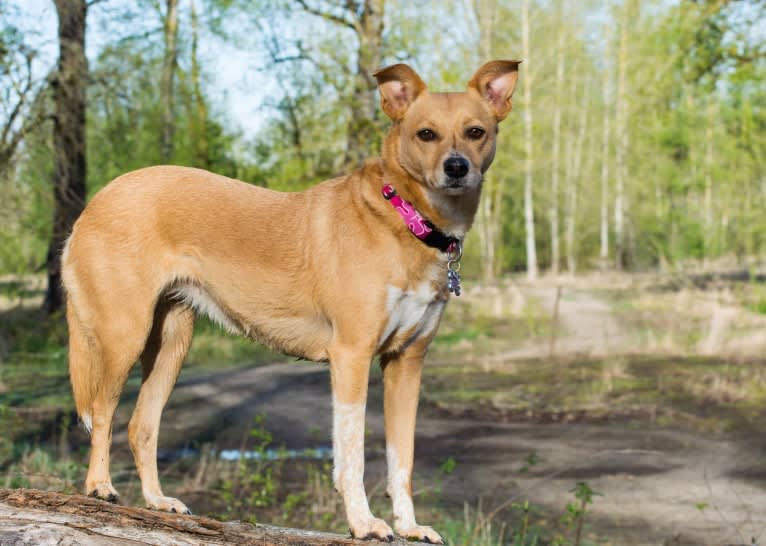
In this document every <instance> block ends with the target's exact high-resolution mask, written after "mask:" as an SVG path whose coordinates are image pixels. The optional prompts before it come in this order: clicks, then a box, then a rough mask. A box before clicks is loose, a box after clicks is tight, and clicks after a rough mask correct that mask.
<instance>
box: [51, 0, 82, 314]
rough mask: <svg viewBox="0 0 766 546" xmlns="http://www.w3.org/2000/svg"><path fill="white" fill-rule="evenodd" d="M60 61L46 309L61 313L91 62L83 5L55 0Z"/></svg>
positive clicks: (77, 209)
mask: <svg viewBox="0 0 766 546" xmlns="http://www.w3.org/2000/svg"><path fill="white" fill-rule="evenodd" d="M55 5H56V14H57V15H58V20H59V25H58V38H59V59H58V67H57V72H56V75H55V76H54V79H53V82H52V87H53V95H54V103H55V117H54V124H53V145H54V149H55V152H54V153H55V157H54V175H53V200H54V210H53V232H52V233H51V239H50V244H49V246H48V256H47V265H48V288H47V291H46V293H45V299H44V302H43V306H44V308H45V310H46V311H47V312H48V313H53V312H55V311H57V310H59V309H60V308H61V306H62V305H63V302H64V293H63V292H64V291H63V288H62V286H61V252H62V250H63V247H64V243H65V241H66V239H67V237H69V233H70V232H71V231H72V226H73V225H74V223H75V220H77V217H78V216H79V215H80V213H81V212H82V210H83V208H84V207H85V196H86V188H85V176H86V149H85V148H86V141H85V101H86V95H85V91H86V85H87V78H88V61H87V59H86V57H85V18H86V14H87V4H86V3H85V0H55Z"/></svg>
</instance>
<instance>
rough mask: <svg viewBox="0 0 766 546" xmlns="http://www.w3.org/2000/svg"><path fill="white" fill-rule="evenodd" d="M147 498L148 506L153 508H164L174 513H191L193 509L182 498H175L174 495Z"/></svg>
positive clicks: (165, 510)
mask: <svg viewBox="0 0 766 546" xmlns="http://www.w3.org/2000/svg"><path fill="white" fill-rule="evenodd" d="M145 498H146V507H147V508H150V509H152V510H162V511H163V512H172V513H174V514H186V515H189V516H190V515H191V510H189V509H188V508H187V507H186V505H185V504H184V503H182V502H181V501H180V500H178V499H174V498H173V497H160V496H156V497H145Z"/></svg>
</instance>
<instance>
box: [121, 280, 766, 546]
mask: <svg viewBox="0 0 766 546" xmlns="http://www.w3.org/2000/svg"><path fill="white" fill-rule="evenodd" d="M529 294H531V295H532V296H533V297H538V298H539V299H540V301H541V302H542V303H543V305H544V306H546V307H552V306H553V302H554V300H555V288H552V289H551V288H549V287H536V288H533V289H531V291H530V292H529ZM560 320H561V322H562V324H563V329H562V330H563V331H564V332H566V333H565V334H562V336H561V338H560V339H559V340H558V341H557V348H558V349H557V352H558V351H561V352H562V353H563V352H567V353H595V352H599V351H602V350H604V349H605V348H608V346H607V345H604V341H605V340H621V339H622V340H624V339H626V334H625V333H624V332H622V331H621V330H620V329H619V328H618V327H617V326H616V325H615V324H614V321H613V320H612V318H611V315H610V311H609V306H608V304H607V303H605V302H603V301H601V300H599V299H598V298H597V297H596V296H594V295H593V294H589V293H587V292H583V291H574V290H572V291H567V290H565V291H564V294H563V296H562V298H561V301H560ZM605 328H606V330H605ZM605 331H608V332H609V333H608V335H607V336H605V335H603V332H605ZM542 355H546V356H547V347H542V348H541V347H537V348H536V349H535V348H534V347H529V348H525V349H523V350H521V351H516V352H510V353H506V354H504V355H502V358H503V359H508V358H514V357H524V358H530V357H535V356H542ZM429 365H432V366H433V365H439V363H438V362H431V363H430V364H429ZM126 410H127V408H125V407H121V409H120V414H119V415H118V423H121V424H118V425H117V427H116V433H115V442H116V444H117V448H118V453H119V451H122V456H129V455H127V446H126V438H125V432H124V431H125V428H124V423H126V422H127V418H128V414H127V413H126ZM258 414H264V415H265V416H266V420H265V426H266V428H268V429H269V430H270V431H271V432H272V433H273V436H274V444H275V445H278V446H279V445H284V446H285V447H286V448H295V449H301V448H306V447H312V448H314V447H321V446H327V445H329V443H330V431H331V423H332V418H331V407H330V386H329V374H328V371H327V368H326V367H325V366H321V365H314V364H303V363H284V364H274V365H271V366H266V367H258V368H249V369H237V370H233V371H222V372H220V373H215V374H211V375H208V376H206V377H198V378H190V379H184V378H183V376H182V379H181V381H180V382H179V385H178V387H177V388H176V390H175V392H174V394H173V397H172V399H171V402H170V404H169V406H168V408H167V410H166V412H165V415H164V417H163V430H162V437H161V438H162V439H161V445H162V446H163V447H173V446H175V447H183V446H184V445H185V443H186V442H188V439H190V438H193V439H194V441H195V442H198V443H199V442H204V441H210V442H213V441H214V442H215V444H216V445H217V446H218V447H220V448H238V447H239V446H240V445H241V442H242V439H243V436H244V435H246V434H247V433H248V431H249V428H250V426H251V424H252V423H253V419H254V417H255V416H256V415H258ZM367 426H368V430H369V435H368V437H367V474H366V476H367V481H368V483H375V482H378V480H380V479H381V478H382V477H383V476H384V475H385V466H384V461H385V455H384V453H385V452H384V435H383V418H382V392H381V385H380V380H379V378H375V377H374V378H373V380H372V384H371V386H370V401H369V403H368V419H367ZM764 452H766V439H764V438H749V439H741V440H737V441H734V440H731V439H724V438H719V437H715V436H712V435H710V436H706V435H701V434H696V433H692V432H688V431H680V430H667V429H662V428H659V427H657V426H652V425H650V424H648V423H647V424H646V425H638V426H636V425H630V426H628V425H626V424H624V423H620V422H611V423H605V424H589V423H585V422H575V423H569V424H534V423H512V424H502V423H497V422H492V421H489V420H475V419H456V418H449V419H447V418H444V417H443V416H442V415H440V414H439V412H438V411H437V410H435V409H432V408H429V407H424V408H423V409H422V410H421V413H420V416H419V420H418V430H417V455H416V484H415V489H416V490H417V489H419V488H421V487H424V486H430V485H433V482H434V479H435V477H437V476H438V475H439V471H438V469H439V467H440V465H441V464H442V463H443V462H444V461H445V460H446V459H447V458H448V457H454V459H455V460H456V461H457V467H456V469H455V471H454V472H453V473H452V474H451V475H450V476H449V477H448V478H447V479H446V481H444V483H443V484H442V493H441V498H442V502H443V504H445V505H446V506H451V507H453V508H456V509H458V510H459V509H462V507H463V503H464V502H468V503H469V504H472V505H474V506H476V504H477V503H478V501H479V499H480V498H483V499H484V501H483V502H484V504H483V506H484V510H485V511H486V512H488V511H491V510H492V508H494V507H496V506H498V505H499V504H501V503H502V502H503V501H505V500H507V499H511V498H513V499H515V500H519V501H521V500H525V499H528V500H530V501H531V502H532V503H533V504H534V505H538V506H543V507H545V508H546V509H547V510H550V511H551V512H552V513H556V514H561V513H562V512H563V509H564V506H565V504H566V503H567V502H569V501H571V500H572V499H573V496H572V493H571V490H572V488H573V487H574V485H575V484H576V483H577V482H578V481H587V482H588V484H589V485H590V486H591V487H592V488H593V489H594V490H596V491H598V492H599V493H601V494H602V496H599V497H597V498H596V501H595V504H594V506H593V508H592V515H591V519H590V521H591V525H592V526H593V527H595V528H597V529H598V531H599V535H600V536H602V537H608V538H610V539H611V544H615V545H620V546H631V545H644V544H646V545H650V544H652V545H665V544H668V545H695V546H700V545H711V546H712V545H716V546H719V545H723V544H750V543H751V542H750V541H751V538H752V537H755V538H756V539H757V540H758V541H760V542H754V544H762V543H763V541H766V461H765V460H764V456H763V453H764ZM530 454H535V455H536V456H537V457H538V458H539V459H540V462H539V463H538V464H536V465H534V466H533V467H532V468H531V469H529V470H527V471H524V470H523V467H524V466H526V460H527V458H528V457H529V455H530ZM416 504H417V503H416ZM501 518H502V516H501Z"/></svg>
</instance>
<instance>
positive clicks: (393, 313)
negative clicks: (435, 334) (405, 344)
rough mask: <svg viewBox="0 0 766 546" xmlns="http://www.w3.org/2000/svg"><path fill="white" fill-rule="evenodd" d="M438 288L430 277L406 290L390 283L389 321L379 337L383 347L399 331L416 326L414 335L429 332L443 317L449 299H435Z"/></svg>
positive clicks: (413, 337)
mask: <svg viewBox="0 0 766 546" xmlns="http://www.w3.org/2000/svg"><path fill="white" fill-rule="evenodd" d="M435 297H436V292H435V291H434V290H433V288H432V286H431V283H430V282H429V281H427V280H426V281H422V282H421V283H420V284H418V285H417V287H416V288H415V290H402V289H401V288H398V287H396V286H388V287H387V295H386V311H388V322H387V323H386V327H385V328H384V329H383V333H382V334H381V336H380V339H379V340H378V347H381V346H382V345H383V344H384V343H385V342H386V340H388V339H390V338H391V336H394V335H396V334H397V333H400V332H401V333H404V332H407V331H409V330H412V329H413V328H414V332H413V334H412V336H411V337H410V339H417V338H418V337H421V336H423V335H426V334H429V333H430V332H431V331H432V330H433V329H434V328H435V327H436V324H437V323H438V321H439V317H440V316H441V312H442V309H443V307H444V304H445V302H444V301H442V300H435V299H434V298H435Z"/></svg>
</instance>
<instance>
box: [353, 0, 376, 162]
mask: <svg viewBox="0 0 766 546" xmlns="http://www.w3.org/2000/svg"><path fill="white" fill-rule="evenodd" d="M385 4H386V3H385V0H365V2H364V7H363V9H362V14H361V16H359V18H358V20H356V21H355V23H356V24H355V25H354V27H355V30H356V33H357V37H358V39H359V50H358V52H357V66H356V73H355V74H354V94H353V95H352V97H351V119H350V120H349V124H348V140H347V144H346V160H345V162H346V166H354V167H355V166H358V165H361V164H362V163H363V162H364V160H365V159H366V158H367V157H369V155H370V151H371V150H372V149H373V148H374V145H375V140H376V137H377V134H378V130H377V127H376V125H375V112H376V108H377V101H376V97H375V92H376V90H377V88H378V86H377V82H376V81H375V78H373V76H372V74H373V73H374V72H375V71H376V70H377V69H378V68H380V63H381V54H382V48H381V42H382V40H383V15H384V11H385Z"/></svg>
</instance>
